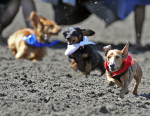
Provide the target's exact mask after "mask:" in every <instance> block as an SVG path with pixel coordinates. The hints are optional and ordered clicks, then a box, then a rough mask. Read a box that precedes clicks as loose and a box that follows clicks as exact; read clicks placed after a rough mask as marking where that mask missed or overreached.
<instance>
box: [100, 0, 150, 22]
mask: <svg viewBox="0 0 150 116" xmlns="http://www.w3.org/2000/svg"><path fill="white" fill-rule="evenodd" d="M99 1H100V2H102V3H103V4H104V5H106V6H108V7H109V8H111V9H112V10H113V11H114V12H115V14H116V15H117V17H118V18H119V19H120V20H123V19H124V18H126V17H127V16H128V15H129V14H130V13H131V12H132V11H133V10H134V7H135V6H136V5H148V4H150V0H99Z"/></svg>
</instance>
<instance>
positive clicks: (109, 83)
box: [107, 81, 115, 86]
mask: <svg viewBox="0 0 150 116" xmlns="http://www.w3.org/2000/svg"><path fill="white" fill-rule="evenodd" d="M107 83H108V85H109V86H114V85H115V83H114V82H112V81H109V82H108V81H107Z"/></svg>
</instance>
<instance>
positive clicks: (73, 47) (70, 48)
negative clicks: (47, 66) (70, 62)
mask: <svg viewBox="0 0 150 116" xmlns="http://www.w3.org/2000/svg"><path fill="white" fill-rule="evenodd" d="M90 44H93V45H95V43H94V42H92V41H89V40H88V38H87V37H86V36H83V41H81V42H80V43H77V44H73V45H68V46H67V50H66V51H65V55H66V56H68V55H70V54H72V53H74V52H75V51H76V50H77V49H78V48H80V47H81V48H84V46H85V45H90Z"/></svg>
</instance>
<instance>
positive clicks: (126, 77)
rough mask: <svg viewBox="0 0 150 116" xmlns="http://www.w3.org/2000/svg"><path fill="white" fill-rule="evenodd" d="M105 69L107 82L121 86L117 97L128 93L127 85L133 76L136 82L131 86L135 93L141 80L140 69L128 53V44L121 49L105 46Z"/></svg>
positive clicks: (122, 96)
mask: <svg viewBox="0 0 150 116" xmlns="http://www.w3.org/2000/svg"><path fill="white" fill-rule="evenodd" d="M103 49H104V51H105V59H106V61H105V63H104V65H105V69H106V76H107V82H108V84H109V85H114V84H115V83H116V84H117V85H118V86H119V87H121V88H122V89H121V91H120V96H119V99H121V98H124V94H128V92H129V90H128V86H129V84H130V83H131V81H132V79H133V78H134V79H135V81H136V83H135V85H134V88H133V94H137V89H138V85H139V83H140V82H141V78H142V75H143V74H142V70H141V67H140V66H139V64H138V62H137V61H136V60H135V59H133V58H132V57H131V56H130V55H128V49H129V44H126V46H125V47H124V49H123V50H117V49H114V50H111V45H108V46H105V47H104V48H103Z"/></svg>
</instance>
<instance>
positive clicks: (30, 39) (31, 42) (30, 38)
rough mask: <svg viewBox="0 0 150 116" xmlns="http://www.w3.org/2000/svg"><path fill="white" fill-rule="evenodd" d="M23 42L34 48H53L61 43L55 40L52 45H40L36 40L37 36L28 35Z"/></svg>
mask: <svg viewBox="0 0 150 116" xmlns="http://www.w3.org/2000/svg"><path fill="white" fill-rule="evenodd" d="M21 40H24V41H25V42H26V43H27V44H29V45H31V46H34V47H47V46H48V47H51V46H53V45H54V44H56V43H58V42H59V40H54V41H52V42H51V43H39V42H38V41H37V39H36V36H35V34H30V35H26V36H24V37H23V38H22V39H21Z"/></svg>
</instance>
